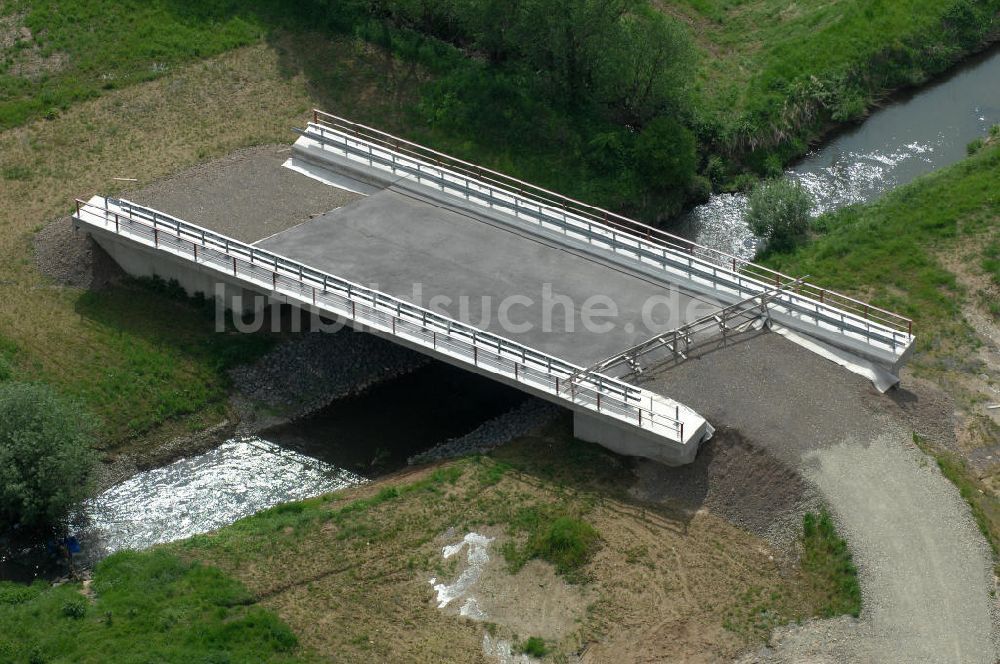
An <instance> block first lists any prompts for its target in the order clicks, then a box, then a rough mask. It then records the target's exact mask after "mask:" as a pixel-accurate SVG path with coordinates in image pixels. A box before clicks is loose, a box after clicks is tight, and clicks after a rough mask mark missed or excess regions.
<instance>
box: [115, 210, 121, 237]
mask: <svg viewBox="0 0 1000 664" xmlns="http://www.w3.org/2000/svg"><path fill="white" fill-rule="evenodd" d="M119 233H121V230H120V229H119V227H118V213H117V212H115V235H118V234H119Z"/></svg>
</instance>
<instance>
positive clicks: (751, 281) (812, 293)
mask: <svg viewBox="0 0 1000 664" xmlns="http://www.w3.org/2000/svg"><path fill="white" fill-rule="evenodd" d="M300 133H302V134H304V135H306V136H308V137H309V138H312V139H315V140H318V141H319V142H321V143H327V144H329V142H330V141H331V139H333V142H335V143H337V144H339V146H340V147H341V148H342V149H345V151H347V152H350V153H351V154H353V155H354V156H355V157H360V158H363V159H366V160H368V161H369V163H370V165H371V166H373V167H377V168H382V169H388V170H390V171H392V172H394V173H395V172H402V173H404V174H406V175H408V176H409V177H412V178H415V179H417V180H418V181H427V182H432V181H433V182H434V183H435V184H436V185H437V186H438V187H439V188H441V189H442V191H445V192H446V193H455V194H458V195H464V196H463V197H465V198H466V199H468V200H471V199H472V198H475V199H477V200H476V202H478V203H482V204H485V205H487V206H488V207H491V208H501V209H506V210H507V211H510V212H511V213H512V214H514V216H517V217H519V218H522V219H523V218H526V217H531V218H533V219H534V220H536V221H537V222H538V223H539V224H541V225H542V226H543V227H546V228H549V229H552V230H565V229H560V228H558V226H559V225H560V224H563V225H565V224H567V223H568V224H570V225H571V226H572V228H571V230H570V234H573V235H580V236H581V239H585V240H587V241H589V242H591V243H592V244H599V243H604V244H609V245H611V246H610V247H609V248H611V249H612V250H615V251H619V253H631V254H632V255H633V257H634V258H637V259H638V260H640V261H644V262H652V263H654V264H655V263H657V262H661V263H662V262H663V259H664V258H667V257H668V256H667V252H669V254H670V255H669V258H670V259H672V263H671V265H667V266H664V267H667V268H674V269H676V268H677V267H678V265H677V264H676V263H677V260H678V258H679V257H682V258H681V260H682V261H683V262H685V263H686V265H685V266H684V267H686V268H687V269H694V270H696V271H698V272H702V273H705V276H707V275H708V274H711V278H713V279H716V280H718V279H719V278H720V276H722V275H724V274H725V275H728V280H729V282H730V283H731V285H732V286H733V287H734V288H735V289H736V290H737V291H738V295H740V296H741V299H742V297H749V296H751V295H752V294H754V293H755V292H759V291H760V290H762V289H767V288H772V287H773V286H775V285H777V284H781V283H786V282H789V281H795V282H796V288H795V289H794V291H788V292H787V293H785V294H783V297H784V301H785V303H786V304H787V305H788V307H789V309H790V310H791V313H793V314H807V315H810V316H814V317H816V319H817V323H825V324H827V325H833V326H835V327H840V328H842V329H847V328H850V329H851V330H856V332H857V334H859V335H860V336H861V337H863V338H864V339H865V340H866V341H868V342H870V343H875V344H878V345H881V346H884V347H886V348H887V349H889V350H891V351H892V352H894V353H897V352H900V350H901V349H905V348H906V347H907V346H908V345H909V344H910V342H911V341H912V338H913V321H912V320H911V319H909V318H906V317H905V316H901V315H899V314H897V313H895V312H892V311H889V310H887V309H883V308H880V307H876V306H874V305H872V304H869V303H867V302H863V301H861V300H858V299H855V298H853V297H850V296H848V295H844V294H842V293H838V292H835V291H832V290H829V289H826V288H821V287H819V286H816V285H814V284H811V283H809V282H806V281H801V280H796V279H795V278H794V277H791V276H789V275H786V274H784V273H781V272H778V271H776V270H772V269H770V268H767V267H764V266H762V265H759V264H756V263H753V262H752V261H748V260H746V259H744V258H741V257H739V256H735V255H733V254H729V253H726V252H723V251H719V250H716V249H712V248H710V247H705V246H702V245H699V244H697V243H695V242H692V241H690V240H687V239H685V238H682V237H679V236H677V235H674V234H671V233H668V232H666V231H663V230H661V229H658V228H654V227H652V226H649V225H646V224H642V223H640V222H638V221H635V220H633V219H629V218H628V217H625V216H622V215H619V214H616V213H614V212H611V211H608V210H604V209H602V208H598V207H595V206H592V205H588V204H586V203H582V202H580V201H577V200H574V199H572V198H569V197H566V196H562V195H561V194H557V193H555V192H552V191H549V190H547V189H543V188H541V187H538V186H536V185H532V184H531V183H528V182H524V181H522V180H518V179H517V178H513V177H510V176H507V175H504V174H502V173H498V172H497V171H493V170H490V169H487V168H484V167H482V166H478V165H476V164H472V163H470V162H467V161H464V160H461V159H458V158H456V157H452V156H450V155H447V154H444V153H442V152H438V151H436V150H432V149H430V148H427V147H424V146H421V145H419V144H417V143H413V142H411V141H407V140H405V139H402V138H399V137H397V136H393V135H392V134H388V133H386V132H383V131H380V130H378V129H375V128H373V127H368V126H366V125H363V124H359V123H356V122H352V121H350V120H347V119H345V118H341V117H338V116H335V115H331V114H329V113H324V112H322V111H319V110H315V111H314V112H313V123H312V124H310V125H309V127H307V129H305V130H302V131H300ZM338 135H339V136H338ZM346 139H352V140H346ZM352 143H353V145H352ZM401 157H402V158H401ZM425 164H427V165H429V164H433V165H434V166H436V167H437V168H438V169H439V170H440V173H439V174H435V173H434V172H433V170H431V169H428V168H426V167H425ZM460 189H461V190H462V191H459V190H460ZM449 190H451V191H450V192H449ZM580 222H584V223H582V224H581V223H580ZM696 276H697V275H696Z"/></svg>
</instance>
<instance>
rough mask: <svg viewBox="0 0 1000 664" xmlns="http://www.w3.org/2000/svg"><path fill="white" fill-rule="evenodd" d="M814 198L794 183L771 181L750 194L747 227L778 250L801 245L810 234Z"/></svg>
mask: <svg viewBox="0 0 1000 664" xmlns="http://www.w3.org/2000/svg"><path fill="white" fill-rule="evenodd" d="M812 208H813V200H812V196H811V195H810V194H809V192H808V191H806V190H805V189H804V188H803V187H802V185H801V184H799V183H798V182H793V181H791V180H785V179H781V180H767V181H765V182H762V183H760V184H758V185H757V186H756V187H754V190H753V191H752V192H751V193H750V208H749V210H748V212H747V224H748V225H749V226H750V230H751V231H753V233H754V235H756V236H758V237H760V238H762V239H763V240H764V241H765V242H766V243H767V248H768V249H771V250H774V251H787V250H789V249H792V248H794V247H795V246H796V245H799V244H801V243H802V242H803V241H804V240H805V239H806V236H807V234H808V232H809V213H810V212H811V211H812Z"/></svg>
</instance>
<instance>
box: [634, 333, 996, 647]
mask: <svg viewBox="0 0 1000 664" xmlns="http://www.w3.org/2000/svg"><path fill="white" fill-rule="evenodd" d="M643 382H645V383H649V382H653V383H655V384H658V386H659V387H661V388H662V389H664V390H668V392H667V393H670V394H671V395H672V396H674V397H675V398H678V399H679V400H680V401H682V402H684V403H687V404H688V405H690V406H692V407H693V408H695V409H697V410H699V412H701V413H702V414H703V415H705V416H706V417H708V419H709V420H710V421H712V422H715V423H717V424H720V425H722V426H723V427H731V428H733V429H735V430H737V431H739V432H740V433H741V434H742V435H743V436H744V437H745V438H746V441H747V442H748V443H749V444H751V445H753V446H755V447H759V448H762V449H763V450H765V451H766V452H767V453H769V454H770V455H772V456H773V457H774V459H775V460H776V461H780V462H781V463H783V464H787V465H788V466H789V467H790V468H793V469H795V470H796V471H797V473H799V474H800V475H801V476H802V477H803V478H805V480H806V481H807V482H808V483H809V484H810V485H811V486H812V487H814V488H815V490H816V491H817V492H818V494H819V497H820V499H821V500H822V501H823V502H824V503H826V504H827V505H828V506H829V508H830V510H831V511H832V513H833V515H834V517H835V519H836V521H837V525H838V527H839V528H840V530H841V532H842V533H843V534H844V535H845V537H846V539H847V541H848V544H849V546H850V547H851V551H852V554H853V555H854V559H855V562H856V564H857V566H858V569H859V577H860V582H861V587H862V592H863V594H864V602H863V607H862V613H861V617H860V619H858V620H852V619H846V618H843V619H837V620H816V621H811V622H809V623H807V624H805V625H803V626H790V627H787V628H784V629H782V630H779V632H778V633H776V634H775V636H774V638H773V639H772V644H771V647H768V648H764V649H762V650H761V651H759V652H755V653H751V654H749V655H747V656H746V657H745V658H744V659H743V660H741V661H743V662H908V663H909V662H956V663H958V662H961V663H963V664H964V663H971V662H984V663H985V662H995V661H996V659H997V644H996V634H997V630H996V625H997V623H996V610H997V602H996V599H995V597H994V596H992V595H991V591H992V590H994V588H995V580H994V578H993V575H992V563H993V559H992V554H991V552H990V550H989V547H988V545H987V544H986V542H985V540H984V539H983V537H982V535H981V533H980V532H979V530H978V528H977V526H976V524H975V522H974V520H973V518H972V515H971V513H970V511H969V508H968V505H967V504H966V503H965V501H964V500H963V499H962V498H961V496H960V495H959V493H958V490H957V489H956V488H955V487H954V486H953V485H952V484H951V483H950V482H948V481H947V479H945V478H944V477H943V476H942V475H941V474H940V472H939V471H938V470H937V468H936V466H935V465H934V464H933V462H932V461H931V460H929V459H928V458H927V457H925V456H924V455H923V454H922V453H920V451H919V450H917V449H916V447H915V446H914V445H913V443H912V434H913V431H915V430H916V431H920V432H921V433H923V431H924V429H925V428H926V429H932V428H933V429H934V430H933V431H931V433H932V434H933V435H935V436H940V435H942V427H941V426H940V424H938V426H936V427H934V426H933V424H932V423H931V422H930V420H933V417H928V413H931V414H934V413H941V412H942V411H943V410H944V409H943V407H942V404H941V403H940V399H941V397H940V395H938V394H936V393H934V392H933V391H932V390H927V391H921V392H911V391H909V390H908V389H907V387H906V386H905V385H904V387H903V388H902V389H900V390H899V391H897V392H896V393H895V394H892V395H879V394H878V392H876V391H875V390H874V388H872V387H871V385H870V384H868V383H867V382H866V381H865V380H864V379H862V378H859V377H857V376H854V375H852V374H849V373H848V372H846V371H844V370H843V369H841V368H840V367H837V366H836V365H834V364H832V363H829V362H826V361H825V360H822V359H821V358H819V357H816V356H814V355H812V354H811V353H809V352H808V351H805V350H803V349H801V348H799V347H798V346H795V345H794V344H792V343H791V342H788V341H787V340H785V339H782V338H781V337H779V336H778V335H775V334H771V333H768V332H762V333H758V334H752V335H748V336H747V337H745V338H743V339H740V340H738V341H736V342H735V343H731V344H730V345H728V346H726V347H721V348H717V349H713V350H710V351H707V352H705V353H702V354H701V355H700V356H699V357H696V358H692V359H691V360H689V361H688V362H685V363H683V364H681V365H680V366H677V367H674V368H672V369H670V371H669V372H668V373H664V374H660V375H652V376H645V377H644V379H643ZM919 385H920V384H919V383H913V385H912V386H911V387H912V389H917V386H919ZM775 404H781V406H780V407H776V406H775ZM712 444H713V443H711V442H710V443H709V444H708V445H709V448H708V449H711V445H712ZM709 454H712V453H711V452H710V453H709ZM723 458H724V457H723ZM749 480H750V481H752V480H753V477H752V476H751V477H750V478H749ZM804 495H805V494H804ZM786 498H789V499H791V498H794V496H788V497H786ZM779 502H780V501H779ZM775 516H776V517H780V511H779V514H775Z"/></svg>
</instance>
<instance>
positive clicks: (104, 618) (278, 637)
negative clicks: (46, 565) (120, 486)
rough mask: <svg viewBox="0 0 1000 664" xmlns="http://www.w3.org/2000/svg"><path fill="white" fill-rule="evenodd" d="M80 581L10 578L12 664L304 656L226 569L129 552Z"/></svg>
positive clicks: (2, 606)
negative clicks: (84, 584)
mask: <svg viewBox="0 0 1000 664" xmlns="http://www.w3.org/2000/svg"><path fill="white" fill-rule="evenodd" d="M92 588H93V591H94V593H95V596H94V598H93V599H91V598H88V597H85V596H84V595H83V594H81V586H80V584H79V583H67V584H64V585H62V586H59V587H54V588H53V587H46V585H45V584H43V583H36V584H35V585H33V586H30V587H27V586H19V585H16V584H12V583H7V582H0V659H2V660H3V661H4V662H12V663H21V662H25V663H27V662H69V661H72V662H80V663H86V662H94V663H99V662H110V661H114V662H121V663H123V664H125V663H129V662H136V663H138V662H154V661H155V662H177V663H178V664H182V663H183V664H187V663H188V662H230V661H232V662H248V661H255V662H287V663H292V662H301V661H305V660H304V659H303V653H302V652H301V648H300V647H299V646H298V640H297V638H296V637H295V635H294V634H293V633H292V632H291V630H289V628H288V627H287V626H286V625H285V624H284V623H282V622H281V621H280V620H279V619H278V618H277V617H276V616H275V615H274V614H273V613H271V612H270V611H268V610H266V609H263V608H260V607H257V606H255V605H254V602H253V599H252V598H251V597H250V595H249V594H248V593H247V591H246V589H245V588H244V587H243V586H242V585H241V584H240V583H239V582H237V581H234V580H233V579H230V578H228V577H227V576H226V575H224V574H223V573H222V572H221V571H219V570H218V569H216V568H213V567H208V566H205V565H201V564H198V563H190V562H183V561H181V560H180V559H178V558H177V557H176V556H173V555H171V554H169V553H167V552H164V551H162V550H153V551H148V552H143V553H134V552H122V553H118V554H115V555H113V556H111V557H109V558H107V559H106V560H104V561H103V562H101V563H100V564H99V565H98V566H97V568H96V569H95V570H94V578H93V586H92Z"/></svg>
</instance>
